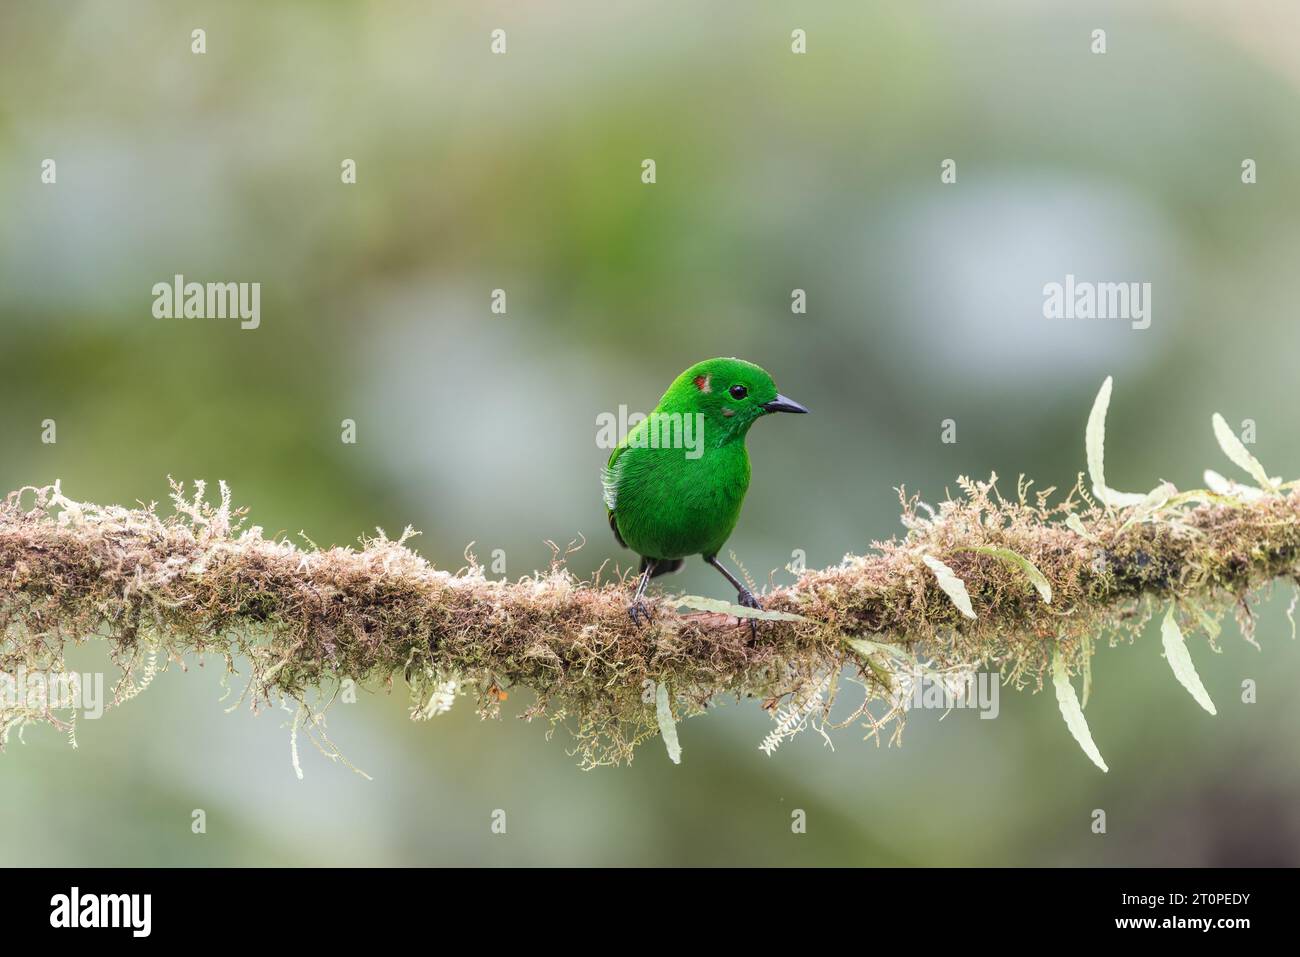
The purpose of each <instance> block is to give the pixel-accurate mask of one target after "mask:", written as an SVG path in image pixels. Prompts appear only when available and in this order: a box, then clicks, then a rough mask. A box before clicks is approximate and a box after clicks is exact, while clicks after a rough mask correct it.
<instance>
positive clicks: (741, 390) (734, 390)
mask: <svg viewBox="0 0 1300 957" xmlns="http://www.w3.org/2000/svg"><path fill="white" fill-rule="evenodd" d="M727 391H728V392H730V393H731V397H732V398H733V399H743V398H744V397H745V396H747V395H749V390H748V389H746V388H745V387H744V386H743V385H733V386H732V387H731V388H730V389H728V390H727Z"/></svg>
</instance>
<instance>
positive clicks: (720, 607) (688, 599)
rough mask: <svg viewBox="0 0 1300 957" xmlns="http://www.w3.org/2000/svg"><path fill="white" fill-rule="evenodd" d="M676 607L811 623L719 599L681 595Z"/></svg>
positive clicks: (740, 616)
mask: <svg viewBox="0 0 1300 957" xmlns="http://www.w3.org/2000/svg"><path fill="white" fill-rule="evenodd" d="M677 607H679V608H694V609H695V610H696V611H716V612H720V613H722V614H724V615H731V616H732V617H733V618H757V619H759V620H760V621H811V620H812V619H810V618H805V617H804V616H803V615H796V614H794V613H793V612H788V611H768V610H767V609H766V608H746V607H745V606H744V605H733V604H732V603H731V602H729V601H723V600H722V599H720V598H705V597H703V596H702V595H682V596H681V597H680V598H678V599H677Z"/></svg>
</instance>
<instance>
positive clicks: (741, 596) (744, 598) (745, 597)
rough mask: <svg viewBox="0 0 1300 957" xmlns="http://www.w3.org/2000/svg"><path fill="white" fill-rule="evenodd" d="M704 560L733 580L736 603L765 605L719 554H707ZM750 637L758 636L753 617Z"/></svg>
mask: <svg viewBox="0 0 1300 957" xmlns="http://www.w3.org/2000/svg"><path fill="white" fill-rule="evenodd" d="M704 560H705V561H706V562H708V563H709V564H710V565H712V566H713V567H714V568H716V569H717V570H718V571H720V572H722V577H723V578H725V579H726V580H727V581H729V582H731V585H732V587H733V588H735V589H736V604H738V605H743V606H744V607H746V608H762V607H763V606H762V605H761V604H759V601H758V599H757V598H756V597H755V596H754V593H753V592H752V591H750V590H749V589H748V588H746V587H745V585H744V583H743V582H742V581H741V580H740V579H739V578H737V577H736V576H735V575H733V574H731V572H730V571H728V570H727V566H726V565H724V564H722V562H720V561H718V556H717V555H705V556H704ZM749 637H750V638H757V637H758V624H757V621H756V620H755V619H753V618H751V619H749Z"/></svg>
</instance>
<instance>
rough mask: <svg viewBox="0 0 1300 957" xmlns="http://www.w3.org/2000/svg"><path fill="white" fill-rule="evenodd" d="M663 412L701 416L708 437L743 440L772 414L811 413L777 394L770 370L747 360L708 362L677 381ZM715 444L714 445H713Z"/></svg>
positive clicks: (662, 406)
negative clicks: (747, 433)
mask: <svg viewBox="0 0 1300 957" xmlns="http://www.w3.org/2000/svg"><path fill="white" fill-rule="evenodd" d="M659 408H660V409H661V410H662V411H665V412H683V413H695V412H698V413H700V414H702V415H703V416H704V423H705V429H706V432H705V434H706V436H707V435H708V433H709V432H713V434H714V435H719V436H737V435H739V436H743V435H744V434H745V433H746V432H747V431H748V430H749V427H750V426H751V425H753V424H754V422H755V421H757V420H758V419H759V418H761V417H762V416H764V415H768V414H769V413H772V412H807V411H808V410H807V409H805V408H804V407H803V406H802V405H800V404H799V403H798V402H795V401H794V400H792V399H787V398H786V397H785V396H783V395H781V393H779V392H777V391H776V383H774V382H773V381H772V377H771V376H770V375H768V374H767V372H766V370H764V369H762V368H760V367H759V366H756V365H754V363H752V362H746V361H745V360H744V359H705V360H704V361H703V362H697V363H696V364H695V365H693V366H691V367H690V368H689V369H687V370H686V371H685V372H683V373H682V374H681V375H679V376H678V377H677V379H676V380H675V381H674V382H673V384H672V386H670V387H669V389H668V391H667V392H665V393H664V397H663V399H662V400H660V402H659ZM710 444H712V443H710Z"/></svg>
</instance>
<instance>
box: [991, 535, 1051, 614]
mask: <svg viewBox="0 0 1300 957" xmlns="http://www.w3.org/2000/svg"><path fill="white" fill-rule="evenodd" d="M972 551H976V552H979V553H980V554H981V555H992V556H993V557H994V558H1000V559H1002V560H1003V561H1004V562H1006V563H1007V564H1008V565H1014V566H1015V567H1016V568H1019V569H1020V570H1021V571H1022V572H1024V573H1025V577H1026V578H1028V579H1029V583H1030V584H1031V585H1033V586H1034V588H1036V589H1037V590H1038V594H1039V595H1040V596H1041V597H1042V599H1043V601H1044V602H1045V603H1046V604H1048V605H1050V604H1051V603H1052V583H1051V582H1049V581H1048V580H1047V577H1046V576H1045V575H1044V574H1043V573H1042V572H1040V571H1039V570H1038V566H1037V565H1035V564H1034V563H1033V562H1031V561H1030V560H1029V559H1027V558H1026V557H1025V556H1024V555H1021V554H1020V553H1019V552H1017V551H1014V550H1013V549H1010V548H998V547H996V546H993V545H981V546H979V547H978V548H975V549H972Z"/></svg>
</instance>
